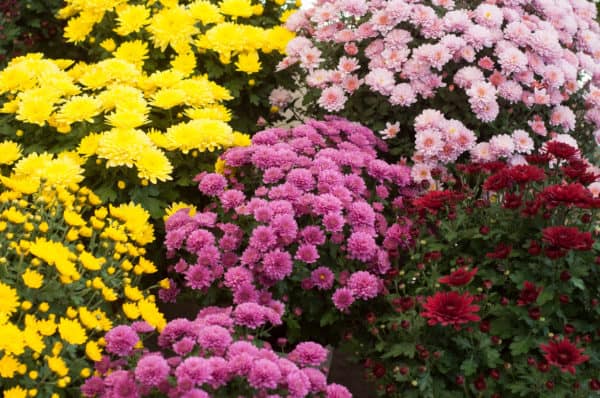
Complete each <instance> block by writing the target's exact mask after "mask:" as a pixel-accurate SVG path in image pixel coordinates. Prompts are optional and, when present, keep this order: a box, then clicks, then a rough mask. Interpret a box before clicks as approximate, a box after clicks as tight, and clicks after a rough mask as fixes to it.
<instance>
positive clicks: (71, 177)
mask: <svg viewBox="0 0 600 398" xmlns="http://www.w3.org/2000/svg"><path fill="white" fill-rule="evenodd" d="M81 163H82V160H81V159H80V158H79V157H78V156H77V154H74V153H68V152H62V153H60V154H59V155H58V157H57V158H56V159H53V160H52V161H51V162H49V163H48V164H47V165H46V167H45V168H44V169H43V170H41V173H43V175H42V177H43V178H44V179H45V180H46V184H47V185H49V186H63V187H65V186H70V185H72V184H78V183H80V182H81V181H82V180H83V168H81Z"/></svg>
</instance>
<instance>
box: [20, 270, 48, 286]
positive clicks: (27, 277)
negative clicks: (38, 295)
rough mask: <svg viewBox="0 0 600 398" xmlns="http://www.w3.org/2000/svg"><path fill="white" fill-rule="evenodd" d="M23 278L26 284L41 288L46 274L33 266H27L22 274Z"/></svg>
mask: <svg viewBox="0 0 600 398" xmlns="http://www.w3.org/2000/svg"><path fill="white" fill-rule="evenodd" d="M21 278H22V279H23V283H24V284H25V286H27V287H29V288H32V289H39V288H40V287H42V284H43V283H44V275H42V274H40V273H39V272H37V271H36V270H33V269H31V268H27V269H26V270H25V272H23V274H22V275H21Z"/></svg>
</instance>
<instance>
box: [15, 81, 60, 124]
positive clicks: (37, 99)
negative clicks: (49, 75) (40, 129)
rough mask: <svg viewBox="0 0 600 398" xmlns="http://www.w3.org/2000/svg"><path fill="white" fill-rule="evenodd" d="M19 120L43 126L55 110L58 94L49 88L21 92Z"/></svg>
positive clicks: (18, 111)
mask: <svg viewBox="0 0 600 398" xmlns="http://www.w3.org/2000/svg"><path fill="white" fill-rule="evenodd" d="M18 99H19V106H18V108H17V116H16V118H17V120H21V121H23V122H28V123H33V124H37V125H38V126H43V125H44V124H46V121H48V119H49V118H50V115H51V114H52V112H53V111H54V103H55V101H56V100H57V95H56V93H55V92H54V91H52V90H50V89H48V88H45V87H44V88H38V89H32V90H27V91H24V92H22V93H20V94H19V96H18Z"/></svg>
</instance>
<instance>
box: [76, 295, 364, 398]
mask: <svg viewBox="0 0 600 398" xmlns="http://www.w3.org/2000/svg"><path fill="white" fill-rule="evenodd" d="M239 308H240V307H238V308H237V309H236V310H234V311H232V309H231V308H220V307H207V308H204V309H203V310H201V311H200V312H199V313H198V316H197V317H196V319H194V320H193V321H192V320H188V319H184V318H178V319H174V320H172V321H170V322H169V323H168V324H167V325H166V327H165V328H164V329H163V331H162V332H161V333H160V335H159V336H158V349H157V350H149V349H145V348H140V346H139V345H138V342H139V341H141V340H142V339H144V338H147V337H148V336H149V332H150V331H152V330H153V329H152V328H150V327H148V325H147V324H144V323H143V322H142V323H136V324H134V325H132V326H124V325H121V326H117V327H115V328H114V329H112V330H111V331H109V332H108V333H107V334H106V351H107V353H108V354H109V355H106V356H104V357H103V359H102V361H100V362H98V363H97V364H96V373H97V374H96V375H95V376H93V377H91V378H89V379H87V381H86V382H85V384H84V385H83V386H82V388H81V391H82V393H83V395H84V396H85V397H97V398H109V397H110V398H133V397H151V396H152V397H153V396H166V397H170V398H209V397H214V398H218V397H222V398H230V397H237V396H245V397H250V396H253V397H265V398H266V397H269V398H277V397H289V398H302V397H324V398H351V397H352V395H351V394H350V393H349V392H348V390H347V389H346V388H345V387H343V386H340V385H337V384H327V378H326V373H324V371H325V369H324V368H321V366H323V364H324V363H325V362H326V360H327V357H328V351H327V350H326V349H325V348H323V347H322V346H321V345H319V344H316V343H313V342H303V343H300V344H298V345H297V346H296V347H295V348H294V349H293V350H292V351H291V352H289V353H288V354H287V355H281V354H277V353H276V352H274V351H273V349H272V348H271V347H270V346H269V345H268V344H266V343H263V342H260V341H258V340H255V339H253V338H251V337H250V335H245V334H244V330H245V328H247V325H246V321H245V320H244V318H243V317H241V316H240V314H239V313H236V312H238V311H239ZM261 308H262V306H260V305H258V304H254V308H253V311H258V312H260V311H262V310H261Z"/></svg>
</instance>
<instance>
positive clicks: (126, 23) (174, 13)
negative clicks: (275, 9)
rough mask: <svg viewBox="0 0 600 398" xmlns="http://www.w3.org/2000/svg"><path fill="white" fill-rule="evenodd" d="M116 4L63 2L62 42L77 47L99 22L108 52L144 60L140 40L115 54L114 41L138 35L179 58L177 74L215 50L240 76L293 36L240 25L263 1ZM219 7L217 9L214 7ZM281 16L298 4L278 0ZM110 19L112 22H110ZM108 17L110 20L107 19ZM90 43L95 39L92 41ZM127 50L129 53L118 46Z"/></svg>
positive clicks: (103, 0)
mask: <svg viewBox="0 0 600 398" xmlns="http://www.w3.org/2000/svg"><path fill="white" fill-rule="evenodd" d="M130 3H133V2H127V1H125V2H124V1H119V0H113V1H111V0H92V1H81V0H67V1H66V6H65V7H64V8H63V9H62V10H61V11H60V12H59V18H64V19H68V23H67V27H66V29H65V34H64V37H65V38H66V39H67V41H69V42H73V43H78V42H83V41H85V40H86V39H89V38H90V36H92V35H93V30H94V27H95V26H96V25H98V24H100V23H102V24H103V25H104V24H107V22H106V21H107V19H108V20H109V21H110V22H108V27H109V28H111V29H112V33H113V34H112V36H111V37H109V38H107V39H106V40H105V41H103V42H102V43H101V46H102V47H103V48H104V49H106V50H107V51H110V52H113V54H117V53H119V52H122V53H127V54H128V56H130V57H132V58H134V59H135V61H137V62H142V61H143V56H144V55H145V54H146V52H147V46H145V43H143V42H142V41H136V43H137V44H132V43H134V42H131V41H129V42H124V43H123V44H121V45H120V46H119V49H117V50H116V51H115V48H116V43H115V42H116V41H121V39H122V38H124V37H126V36H127V37H130V35H136V37H141V38H143V39H145V40H148V41H149V42H151V44H152V46H154V47H155V48H157V49H160V50H161V51H165V50H166V49H167V48H169V47H170V48H171V49H173V50H174V51H175V53H176V54H177V57H176V58H175V59H174V60H173V62H172V65H173V66H174V67H175V69H179V70H184V71H190V70H193V69H194V67H195V65H196V58H195V56H196V55H197V54H201V53H202V52H204V51H206V50H211V51H215V52H216V53H217V54H218V55H219V59H220V61H221V62H222V63H223V64H229V63H230V62H231V60H232V57H234V56H235V57H237V60H236V63H235V65H236V67H237V70H238V71H241V72H245V73H247V74H252V73H255V72H258V71H259V70H260V69H261V62H260V56H259V52H263V53H265V54H268V53H270V52H272V51H277V52H279V53H283V52H284V50H285V46H286V45H287V43H288V41H289V40H290V39H291V38H292V37H293V33H291V32H290V31H288V30H287V29H285V28H283V27H280V26H276V27H273V28H263V27H260V26H258V25H256V24H250V23H244V22H246V21H245V20H247V19H249V18H252V17H254V16H261V15H262V14H263V11H264V5H263V3H262V2H258V1H255V2H254V4H253V2H252V0H222V1H220V2H216V1H215V2H211V1H208V0H195V1H192V2H189V3H187V2H186V3H187V4H179V3H180V2H179V1H177V0H169V1H167V0H161V1H156V0H146V1H145V2H143V3H144V4H130ZM215 3H218V4H215ZM276 5H278V6H280V7H282V8H281V11H280V12H281V13H282V15H281V17H282V18H283V19H286V18H287V17H289V15H290V13H291V12H293V11H294V10H295V8H296V7H299V6H300V3H299V2H298V3H296V4H293V5H292V4H288V2H287V1H286V0H277V1H276ZM113 15H114V17H112V16H113ZM106 16H108V18H106ZM92 41H93V40H92ZM124 45H127V46H128V47H127V48H128V49H127V50H123V49H122V47H123V46H124Z"/></svg>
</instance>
